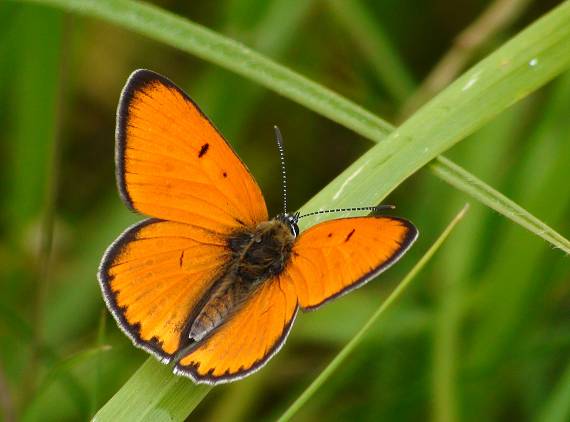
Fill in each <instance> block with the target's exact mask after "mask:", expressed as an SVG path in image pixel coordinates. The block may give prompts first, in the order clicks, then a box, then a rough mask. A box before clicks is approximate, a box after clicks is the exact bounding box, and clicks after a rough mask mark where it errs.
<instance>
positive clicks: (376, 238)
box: [285, 216, 418, 310]
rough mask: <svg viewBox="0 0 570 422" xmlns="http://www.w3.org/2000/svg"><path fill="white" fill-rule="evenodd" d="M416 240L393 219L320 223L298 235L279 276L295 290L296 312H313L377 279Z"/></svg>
mask: <svg viewBox="0 0 570 422" xmlns="http://www.w3.org/2000/svg"><path fill="white" fill-rule="evenodd" d="M417 235H418V232H417V229H416V228H415V227H414V225H413V224H412V223H410V222H409V221H407V220H404V219H401V218H396V217H388V216H371V217H356V218H341V219H337V220H331V221H326V222H324V223H320V224H317V225H316V226H313V227H311V228H310V229H308V230H306V231H305V232H303V233H301V236H300V237H299V238H298V239H297V241H296V242H295V244H294V246H293V252H292V256H291V262H290V263H289V264H288V265H287V267H286V269H285V276H287V277H290V279H291V280H292V282H293V284H294V285H295V290H296V292H297V296H298V298H299V305H300V306H301V308H302V309H303V310H309V309H315V308H317V307H319V306H320V305H322V304H323V303H325V302H326V301H327V300H329V299H332V298H334V297H337V296H339V295H342V294H344V293H346V292H348V291H350V290H353V289H355V288H357V287H360V286H361V285H363V284H365V283H366V282H367V281H369V280H370V279H372V278H373V277H375V276H376V275H378V274H380V273H381V272H382V271H384V270H385V269H386V268H388V267H389V266H390V265H392V264H393V263H394V262H396V261H397V260H398V259H399V258H400V257H401V256H402V255H403V254H404V252H406V250H407V249H408V248H409V247H410V246H411V245H412V243H413V242H414V241H415V239H416V237H417Z"/></svg>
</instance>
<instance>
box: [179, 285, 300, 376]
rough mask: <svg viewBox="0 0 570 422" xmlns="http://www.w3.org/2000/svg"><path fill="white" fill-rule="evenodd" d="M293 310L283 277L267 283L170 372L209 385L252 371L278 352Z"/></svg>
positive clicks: (292, 291) (291, 291)
mask: <svg viewBox="0 0 570 422" xmlns="http://www.w3.org/2000/svg"><path fill="white" fill-rule="evenodd" d="M297 309H298V307H297V298H296V296H295V289H294V286H293V284H292V283H291V281H290V280H289V279H288V278H287V277H277V278H274V279H270V280H267V281H266V282H265V283H264V284H262V285H261V286H260V287H259V290H258V291H257V292H255V294H254V295H253V296H252V297H250V298H249V299H248V301H247V303H245V304H244V305H243V307H242V308H241V309H240V310H238V311H237V312H236V313H235V314H234V315H233V316H232V317H231V318H230V319H229V320H228V321H227V322H225V323H224V324H223V325H222V326H221V327H220V328H219V329H217V330H216V331H214V332H213V334H212V335H211V336H210V337H208V338H206V339H204V340H202V341H201V342H200V343H197V344H196V348H195V349H194V350H192V351H190V352H188V354H186V355H185V356H184V357H182V358H181V359H180V361H179V362H178V364H177V365H176V366H175V369H174V372H175V373H177V374H183V375H186V376H189V377H191V378H192V379H193V380H194V381H196V382H203V383H209V384H217V383H221V382H229V381H233V380H236V379H240V378H243V377H245V376H246V375H249V374H251V373H252V372H255V371H256V370H258V369H259V368H261V367H262V366H263V365H265V363H266V362H267V361H268V360H269V359H270V358H271V357H272V356H273V355H274V354H275V353H277V352H278V351H279V349H280V348H281V346H282V345H283V343H284V342H285V339H286V338H287V335H288V334H289V331H290V329H291V327H292V325H293V321H294V319H295V315H296V314H297Z"/></svg>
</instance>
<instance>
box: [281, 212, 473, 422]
mask: <svg viewBox="0 0 570 422" xmlns="http://www.w3.org/2000/svg"><path fill="white" fill-rule="evenodd" d="M468 208H469V207H468V205H465V206H464V207H463V209H462V210H461V211H460V212H459V213H458V214H457V215H456V216H455V218H454V219H453V220H452V221H451V223H449V225H448V226H447V227H446V228H445V230H444V231H443V232H442V233H441V235H440V236H439V237H438V238H437V240H436V241H435V242H434V243H433V245H432V246H431V247H430V248H429V249H428V250H427V252H426V253H425V254H424V255H423V256H422V258H421V259H420V260H419V261H418V262H417V263H416V265H414V267H413V268H412V269H411V271H410V272H409V273H408V274H407V275H406V276H405V277H404V279H403V280H402V281H401V282H400V284H398V287H396V288H395V289H394V291H393V292H392V293H391V294H390V296H388V298H387V299H386V300H385V301H384V302H383V303H382V305H380V307H379V308H378V310H377V311H376V312H375V313H374V314H373V315H372V317H370V319H369V320H368V321H367V322H366V324H364V326H363V327H362V328H361V329H360V330H359V331H358V333H356V334H355V335H354V337H353V338H352V339H351V340H350V341H349V342H348V344H347V345H346V346H344V348H343V349H342V350H341V351H340V352H339V353H338V354H337V355H336V356H335V358H334V359H333V360H332V361H331V363H329V364H328V366H327V367H326V368H325V369H324V370H323V371H322V372H321V373H320V374H319V376H318V377H317V378H315V380H314V381H313V382H312V383H311V385H309V387H307V389H305V391H303V392H302V393H301V395H300V396H299V397H298V398H297V400H295V402H294V403H293V404H292V405H291V406H289V408H288V409H287V410H286V411H285V413H283V415H281V417H280V418H279V421H281V422H284V421H288V420H291V418H292V417H293V416H294V415H295V414H296V413H297V412H298V411H299V409H300V408H301V407H302V406H303V405H304V404H305V403H306V402H307V401H308V400H309V399H310V398H311V397H312V396H313V395H314V394H315V392H316V391H317V390H318V389H319V388H320V387H321V385H323V383H324V382H325V381H326V380H328V379H329V378H330V376H331V375H332V374H333V372H334V371H336V370H337V369H338V367H339V366H340V365H341V364H342V363H343V362H344V361H345V360H346V358H347V357H348V355H350V353H352V351H353V350H354V349H355V348H356V346H358V344H359V343H360V342H361V341H362V339H363V338H364V336H365V335H366V333H367V332H368V330H369V329H370V328H371V327H372V326H373V325H374V324H376V323H377V322H378V320H379V318H380V317H381V316H382V315H384V313H385V312H386V310H388V308H389V307H390V305H392V303H394V302H395V301H396V300H397V299H398V298H399V297H400V295H401V294H402V293H403V292H404V291H405V290H406V289H407V288H408V287H409V285H410V284H411V282H412V280H413V279H414V278H415V277H416V275H417V274H418V273H419V272H420V271H421V270H422V269H423V268H424V267H425V265H426V264H427V263H428V262H429V261H430V259H431V258H432V257H433V255H434V254H435V253H436V252H437V250H438V249H439V248H440V246H441V245H442V244H443V242H445V240H446V239H447V237H448V236H449V234H450V233H451V231H452V230H453V229H454V227H455V226H456V225H457V223H459V221H460V220H461V219H462V218H463V217H464V216H465V213H466V212H467V209H468Z"/></svg>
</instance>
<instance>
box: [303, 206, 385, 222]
mask: <svg viewBox="0 0 570 422" xmlns="http://www.w3.org/2000/svg"><path fill="white" fill-rule="evenodd" d="M394 208H396V207H395V206H394V205H378V206H376V207H352V208H335V209H330V210H319V211H313V212H310V213H307V214H303V215H300V216H299V217H298V219H301V218H303V217H309V216H311V215H317V214H329V213H334V212H355V211H382V210H393V209H394Z"/></svg>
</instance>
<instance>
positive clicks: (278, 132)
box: [273, 126, 287, 214]
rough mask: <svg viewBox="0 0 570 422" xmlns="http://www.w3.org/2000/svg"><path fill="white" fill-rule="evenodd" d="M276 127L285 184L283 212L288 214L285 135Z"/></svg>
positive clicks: (282, 180) (283, 182) (283, 184)
mask: <svg viewBox="0 0 570 422" xmlns="http://www.w3.org/2000/svg"><path fill="white" fill-rule="evenodd" d="M273 129H275V141H276V142H277V148H279V160H280V161H281V184H282V186H283V214H287V170H286V168H285V149H284V148H283V136H281V131H280V130H279V128H278V127H277V126H273Z"/></svg>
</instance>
